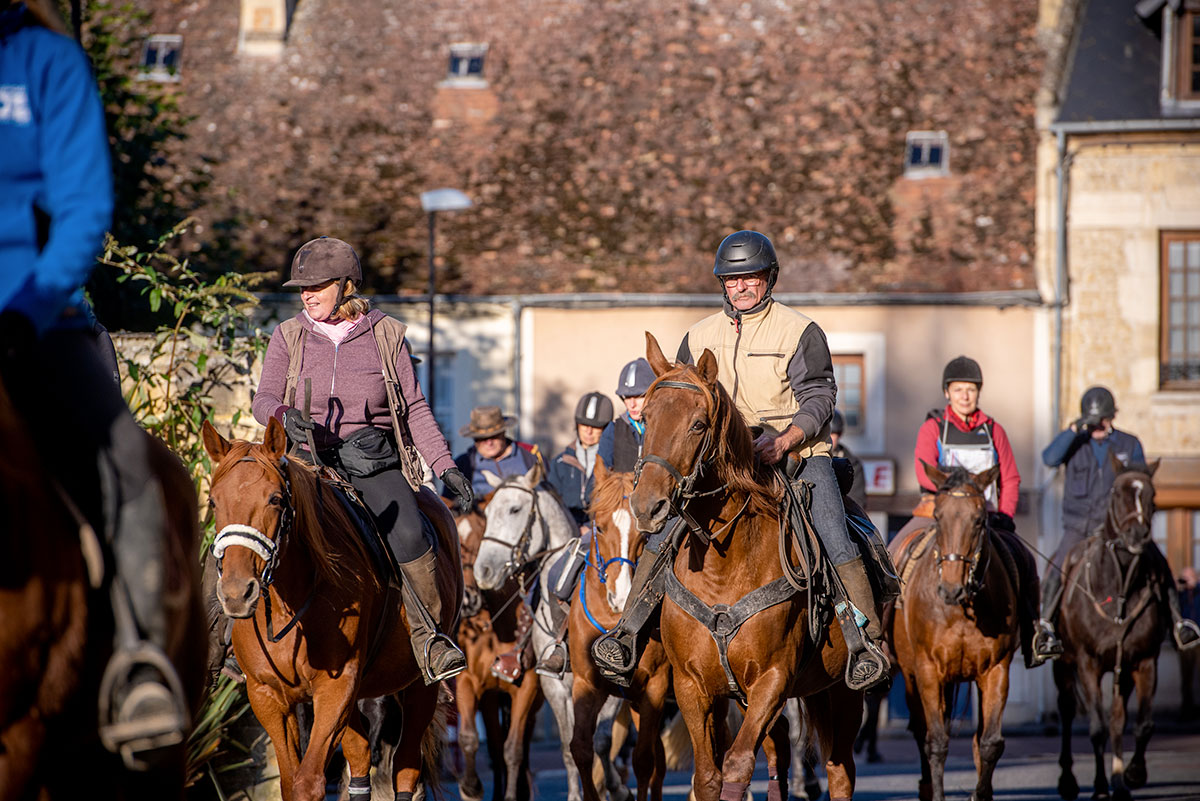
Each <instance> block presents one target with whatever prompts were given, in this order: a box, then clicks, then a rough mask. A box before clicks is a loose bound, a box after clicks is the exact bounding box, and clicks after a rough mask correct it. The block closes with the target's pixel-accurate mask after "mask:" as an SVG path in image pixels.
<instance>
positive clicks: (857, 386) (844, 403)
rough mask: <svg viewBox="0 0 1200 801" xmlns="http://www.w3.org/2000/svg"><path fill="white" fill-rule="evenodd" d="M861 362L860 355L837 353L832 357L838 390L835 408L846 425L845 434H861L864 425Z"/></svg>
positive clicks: (864, 396)
mask: <svg viewBox="0 0 1200 801" xmlns="http://www.w3.org/2000/svg"><path fill="white" fill-rule="evenodd" d="M863 361H864V359H863V355H862V354H861V353H838V354H834V356H833V377H834V380H835V381H837V388H838V397H837V408H838V411H840V412H841V413H842V419H843V420H844V421H845V423H846V431H845V433H847V434H861V433H862V432H863V428H864V426H865V425H866V414H865V409H864V405H863V404H864V401H865V400H866V392H865V391H864V387H863V382H864V379H865V375H864V373H863Z"/></svg>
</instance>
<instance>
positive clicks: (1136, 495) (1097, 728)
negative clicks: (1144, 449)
mask: <svg viewBox="0 0 1200 801" xmlns="http://www.w3.org/2000/svg"><path fill="white" fill-rule="evenodd" d="M1109 455H1110V457H1111V453H1110V454H1109ZM1113 461H1114V462H1115V461H1116V460H1115V459H1114V460H1113ZM1157 469H1158V462H1155V463H1154V464H1153V465H1150V466H1147V465H1144V464H1138V465H1129V466H1124V465H1121V464H1120V463H1119V462H1118V463H1115V464H1113V472H1114V473H1116V479H1115V480H1114V481H1113V488H1112V493H1111V494H1110V495H1109V498H1108V513H1107V514H1106V515H1105V517H1104V524H1103V525H1102V526H1101V528H1100V530H1099V532H1098V533H1097V534H1096V535H1095V536H1092V537H1089V538H1088V539H1086V540H1084V541H1083V542H1080V543H1079V544H1078V545H1076V546H1075V547H1074V548H1072V549H1071V550H1070V552H1068V554H1067V558H1066V560H1065V564H1064V566H1063V592H1064V595H1063V599H1062V606H1061V610H1060V612H1059V617H1058V620H1059V628H1058V630H1059V634H1060V636H1061V637H1062V641H1063V649H1064V651H1063V655H1062V656H1061V657H1059V658H1058V659H1057V660H1056V661H1055V663H1054V683H1055V684H1056V685H1058V714H1059V719H1060V725H1061V726H1062V751H1061V753H1060V755H1059V760H1058V762H1059V765H1061V766H1062V775H1061V776H1060V777H1059V780H1058V792H1059V794H1060V795H1061V796H1062V797H1063V798H1067V799H1074V798H1075V797H1077V796H1078V795H1079V785H1078V784H1077V783H1076V781H1075V776H1074V773H1073V772H1072V770H1071V765H1072V759H1071V721H1072V720H1074V719H1075V711H1076V694H1077V693H1078V697H1079V699H1080V700H1082V701H1083V705H1084V708H1085V709H1086V710H1087V713H1088V720H1089V725H1088V732H1089V735H1090V737H1091V741H1092V749H1093V751H1094V752H1095V757H1096V775H1095V782H1094V786H1093V789H1094V793H1093V797H1094V798H1107V797H1108V794H1109V783H1108V779H1107V777H1106V775H1105V770H1104V747H1105V744H1106V743H1107V742H1108V741H1109V740H1110V739H1111V741H1112V751H1113V757H1112V797H1113V798H1114V799H1116V801H1124V799H1128V798H1130V793H1129V788H1134V789H1136V788H1138V787H1142V786H1144V785H1145V783H1146V745H1147V744H1148V743H1149V742H1150V735H1151V734H1152V733H1153V732H1154V721H1153V720H1152V719H1151V716H1150V713H1151V702H1152V701H1153V698H1154V688H1155V685H1156V683H1157V681H1158V673H1157V671H1158V651H1159V648H1161V647H1162V642H1163V638H1164V637H1165V636H1166V632H1167V630H1168V627H1169V619H1170V618H1169V617H1168V612H1167V611H1166V610H1165V609H1164V608H1163V606H1162V602H1161V600H1160V599H1162V598H1165V597H1166V596H1165V589H1166V588H1165V587H1164V586H1163V583H1164V582H1168V581H1170V580H1171V577H1170V570H1169V568H1167V565H1166V561H1165V560H1164V559H1163V557H1162V555H1161V554H1160V553H1159V552H1158V549H1157V547H1156V546H1155V545H1154V543H1153V541H1152V540H1151V539H1150V519H1151V518H1152V517H1153V516H1154V484H1153V483H1152V477H1153V475H1154V471H1155V470H1157ZM1109 671H1112V672H1113V677H1114V680H1113V696H1112V709H1111V711H1110V713H1109V720H1108V722H1107V723H1108V725H1107V727H1106V726H1105V720H1104V699H1103V697H1102V693H1101V690H1100V680H1101V678H1102V677H1103V675H1104V674H1105V673H1107V672H1109ZM1135 687H1136V688H1137V696H1138V714H1137V723H1136V724H1135V726H1134V729H1133V737H1134V754H1133V759H1132V760H1130V762H1129V765H1128V767H1126V766H1125V761H1124V758H1123V755H1122V751H1121V733H1122V731H1123V730H1124V728H1125V714H1126V712H1125V707H1126V705H1127V704H1128V703H1129V695H1130V693H1131V692H1132V691H1133V690H1134V688H1135Z"/></svg>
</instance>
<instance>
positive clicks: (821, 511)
mask: <svg viewBox="0 0 1200 801" xmlns="http://www.w3.org/2000/svg"><path fill="white" fill-rule="evenodd" d="M713 274H714V275H715V276H716V277H717V280H719V281H720V282H721V284H722V288H723V290H724V301H725V303H724V306H725V308H724V310H722V311H720V312H717V313H716V314H713V315H711V316H709V317H706V318H705V319H703V320H701V321H700V322H698V323H696V324H695V325H694V326H692V327H691V329H689V330H688V332H687V334H686V335H685V336H684V338H683V342H682V343H681V344H680V346H679V354H678V356H677V357H676V359H677V361H680V362H687V363H689V364H694V363H695V361H696V358H697V357H698V356H699V355H700V354H702V353H703V352H704V351H705V349H708V350H710V351H712V352H713V355H715V356H716V357H717V365H718V373H717V375H718V377H719V379H720V381H721V384H722V385H723V386H724V387H725V389H726V390H727V391H728V392H729V394H730V395H731V396H732V398H733V401H734V404H735V406H736V407H737V409H738V411H739V412H741V413H742V418H743V419H744V420H745V421H746V423H747V425H750V426H756V427H758V428H760V429H762V433H761V434H760V435H759V436H758V438H757V439H756V440H755V443H754V447H755V450H756V451H757V453H758V456H759V458H760V459H762V460H763V461H764V462H766V463H767V464H779V463H781V462H785V460H787V461H786V463H787V465H788V468H787V470H788V475H789V477H790V479H791V481H792V482H793V483H794V484H795V483H798V482H800V481H801V480H804V481H807V482H809V483H810V484H812V487H813V490H812V508H811V512H812V519H813V523H814V525H815V527H816V530H817V534H818V536H820V538H821V541H822V543H823V544H824V546H825V550H826V552H827V553H828V555H829V559H830V561H831V562H832V563H833V565H834V569H835V570H836V571H837V574H838V577H839V578H840V579H841V584H842V585H843V586H844V588H845V596H846V598H844V599H843V598H838V599H836V601H835V603H837V604H839V606H840V605H841V604H842V603H843V602H844V601H846V600H848V601H849V602H850V604H851V605H852V606H853V607H854V608H855V609H857V610H859V611H861V613H862V614H861V615H853V618H851V617H850V616H848V615H844V614H842V615H839V617H840V618H841V619H843V620H850V619H857V622H858V626H854V625H853V624H852V623H851V624H850V625H849V626H843V629H844V633H845V634H846V635H847V637H846V639H847V644H848V645H849V646H850V651H851V659H850V665H849V666H848V669H847V672H846V682H847V684H848V685H849V686H850V687H852V688H853V689H867V688H870V687H873V686H875V685H876V684H880V683H882V682H886V681H887V680H888V669H889V665H888V661H887V658H886V657H885V656H884V655H883V653H882V652H881V651H880V649H879V648H878V647H877V646H876V645H875V644H874V641H878V640H879V639H880V638H881V637H882V631H881V627H880V622H879V611H878V608H877V606H876V603H875V597H874V594H873V593H872V591H871V583H870V581H869V580H868V577H867V572H866V569H865V568H864V566H863V560H862V556H861V555H860V553H859V551H858V549H857V547H856V546H855V545H854V544H853V543H851V541H850V535H849V533H848V532H847V529H846V511H845V508H844V506H843V504H842V495H841V491H840V489H839V488H838V483H837V478H836V477H835V475H834V472H833V462H832V459H831V458H830V449H831V444H830V439H829V427H830V421H831V420H832V418H833V407H834V403H835V402H836V400H837V385H836V383H835V382H834V377H833V360H832V358H831V357H830V354H829V345H828V343H827V342H826V340H825V333H824V332H823V331H822V330H821V328H820V327H819V326H818V325H817V324H816V323H815V322H813V321H812V320H810V319H809V318H808V317H805V316H804V315H803V314H801V313H800V312H798V311H795V310H794V309H790V308H788V307H787V306H784V305H783V304H782V303H777V302H775V301H774V300H773V299H772V298H771V289H772V288H773V287H774V285H775V279H776V277H777V276H778V274H779V262H778V260H777V258H776V256H775V248H774V247H773V246H772V245H771V240H769V239H768V238H767V237H765V236H763V235H762V234H760V233H758V232H756V231H738V232H737V233H735V234H730V235H729V236H727V237H726V238H725V239H724V241H722V242H721V245H720V247H719V248H718V249H717V256H716V263H715V266H714V268H713ZM655 544H656V543H655ZM660 547H661V546H660ZM661 561H662V560H660V559H656V558H655V555H654V554H653V553H652V554H651V556H650V558H649V559H647V557H646V556H645V555H643V557H642V559H641V560H639V562H638V570H637V575H636V576H635V578H634V587H633V593H634V594H636V595H640V590H641V589H642V587H643V586H644V585H645V583H647V581H648V580H649V579H650V576H651V573H654V572H655V570H654V568H653V567H652V566H650V564H649V563H651V562H659V563H661ZM639 579H640V580H641V581H640V582H639ZM639 600H641V599H640V598H635V600H633V601H631V602H630V603H629V604H628V606H627V607H626V610H625V614H624V615H623V617H622V619H621V621H620V623H618V624H617V626H616V628H614V629H613V631H612V632H611V633H610V634H608V635H606V636H604V637H601V638H600V639H598V640H597V641H596V643H595V644H594V645H593V650H592V654H593V657H594V658H595V660H596V662H597V665H598V666H599V667H600V669H601V672H602V673H604V674H605V675H606V676H608V678H610V679H611V680H613V681H615V682H617V683H622V681H621V679H622V678H623V677H624V676H626V675H628V673H629V672H631V671H632V669H633V666H634V665H636V664H637V654H638V650H639V649H638V645H639V642H640V640H641V639H642V638H640V637H639V636H638V635H639V632H640V631H641V629H642V628H643V627H644V626H645V623H646V622H647V620H648V619H649V617H650V615H649V614H645V610H644V609H643V608H640V607H642V606H644V604H639V603H638V601H639ZM840 611H841V612H845V611H846V609H845V607H841V610H840ZM851 611H853V610H851ZM651 612H653V610H651Z"/></svg>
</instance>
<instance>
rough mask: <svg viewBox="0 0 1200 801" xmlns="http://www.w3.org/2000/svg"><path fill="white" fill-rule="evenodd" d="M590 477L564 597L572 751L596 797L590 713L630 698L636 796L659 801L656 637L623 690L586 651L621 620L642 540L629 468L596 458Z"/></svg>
mask: <svg viewBox="0 0 1200 801" xmlns="http://www.w3.org/2000/svg"><path fill="white" fill-rule="evenodd" d="M593 479H594V481H595V488H594V489H593V491H592V502H591V505H590V507H589V511H590V512H591V517H592V521H593V526H592V544H591V548H590V549H589V551H590V553H589V556H588V561H587V565H586V566H585V567H584V569H583V575H582V577H581V578H580V581H579V591H578V592H577V593H576V594H575V597H574V599H572V601H571V614H570V616H569V618H568V623H567V632H568V635H569V638H570V640H569V641H570V652H571V667H572V670H573V672H574V674H575V680H574V682H573V683H572V685H571V697H572V700H573V702H574V704H575V733H574V736H573V737H572V738H571V754H572V756H574V757H575V764H576V765H577V766H578V767H579V773H580V776H582V778H583V797H584V799H586V801H601V798H602V796H601V791H600V789H599V788H597V787H596V785H595V783H594V782H593V780H592V770H591V768H592V761H593V759H594V758H595V755H596V750H595V746H594V733H595V731H596V721H597V718H598V717H599V715H600V710H601V707H603V706H604V704H605V702H606V701H607V700H608V697H609V696H610V695H618V694H620V695H621V696H622V697H624V698H625V699H626V700H628V701H630V703H631V704H632V712H633V717H634V725H635V726H636V727H637V732H638V737H637V743H636V745H635V746H634V749H633V771H634V774H635V775H636V776H637V797H638V801H646V799H647V798H650V799H652V801H662V786H663V778H664V776H665V774H666V754H665V752H664V750H663V743H662V739H661V738H660V737H659V731H660V730H661V728H662V718H663V708H664V706H665V705H666V700H667V693H668V692H669V691H670V689H671V666H670V664H669V663H668V662H667V657H666V653H664V651H663V647H662V643H661V642H658V641H657V640H653V639H652V640H651V641H650V642H649V643H647V645H646V648H645V650H644V651H643V652H642V654H641V656H640V658H639V660H638V665H637V668H636V669H635V670H634V675H633V682H632V684H631V685H630V687H629V689H627V690H621V688H618V687H616V686H614V685H613V684H611V683H610V682H609V681H608V680H607V679H605V678H603V677H602V676H601V675H600V673H599V671H597V670H596V665H595V663H593V662H592V657H591V652H590V648H591V646H592V643H593V642H594V641H595V640H596V638H597V637H599V636H600V635H601V634H603V633H604V632H605V631H607V630H609V629H611V628H612V627H613V626H615V625H616V623H617V621H618V620H620V618H621V612H622V610H624V609H625V603H626V601H628V600H629V590H630V586H631V583H632V579H633V572H632V568H633V566H634V564H636V562H637V559H638V556H639V555H640V554H641V552H642V550H643V549H644V548H645V545H646V543H645V540H644V539H643V538H641V537H640V536H638V535H637V532H636V531H635V530H634V528H633V514H632V513H631V512H630V510H629V493H630V492H632V491H633V474H631V473H616V472H609V471H608V470H607V469H606V468H605V467H604V461H603V460H602V459H599V458H597V459H596V466H595V468H594V472H593Z"/></svg>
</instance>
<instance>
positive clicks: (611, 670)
mask: <svg viewBox="0 0 1200 801" xmlns="http://www.w3.org/2000/svg"><path fill="white" fill-rule="evenodd" d="M623 633H624V632H622V631H621V630H619V629H618V630H615V631H610V632H608V633H607V634H602V635H600V637H599V638H597V639H596V641H595V642H593V643H592V647H591V649H590V650H591V652H592V661H593V662H595V663H596V669H597V670H598V671H600V675H601V676H603V677H604V678H606V679H608V680H609V681H611V682H612V683H613V684H616V685H617V686H619V687H626V688H628V687H629V685H630V684H632V683H633V668H634V661H633V651H632V650H631V649H630V648H628V647H626V645H625V644H624V643H623V642H621V640H620V639H619V635H621V634H623Z"/></svg>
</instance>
